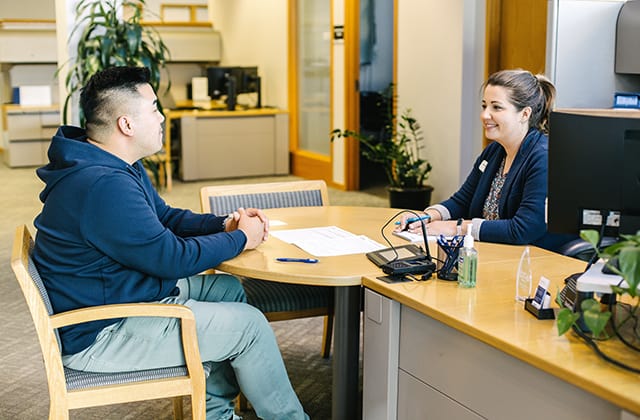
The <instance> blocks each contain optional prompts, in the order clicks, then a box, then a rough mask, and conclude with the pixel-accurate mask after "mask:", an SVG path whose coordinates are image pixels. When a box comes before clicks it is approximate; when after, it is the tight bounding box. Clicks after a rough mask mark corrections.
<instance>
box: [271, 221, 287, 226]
mask: <svg viewBox="0 0 640 420" xmlns="http://www.w3.org/2000/svg"><path fill="white" fill-rule="evenodd" d="M286 225H287V223H286V222H283V221H282V220H269V227H272V226H273V227H275V226H286Z"/></svg>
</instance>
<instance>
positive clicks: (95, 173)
mask: <svg viewBox="0 0 640 420" xmlns="http://www.w3.org/2000/svg"><path fill="white" fill-rule="evenodd" d="M48 153H49V161H50V163H49V164H48V165H46V166H44V167H42V168H39V169H38V170H37V174H38V176H39V177H40V178H41V179H42V180H43V181H44V182H45V184H46V185H45V188H44V190H43V191H42V193H41V194H40V199H41V201H42V202H43V203H44V205H43V209H42V212H41V213H40V214H39V215H38V216H37V217H36V219H35V227H36V228H37V234H36V240H35V248H34V252H33V259H34V262H35V264H36V267H37V268H38V270H39V272H40V275H41V277H42V280H43V281H44V284H45V287H46V288H47V291H48V292H49V297H50V299H51V303H52V305H53V310H54V312H55V313H59V312H64V311H68V310H72V309H77V308H83V307H87V306H96V305H104V304H112V303H131V302H153V301H158V300H160V299H163V298H166V297H168V296H171V295H173V294H176V282H177V280H178V279H180V278H184V277H187V276H191V275H194V274H197V273H199V272H201V271H203V270H205V269H207V268H211V267H215V266H216V265H218V264H219V263H221V262H222V261H225V260H227V259H230V258H233V257H235V256H236V255H238V254H239V253H240V252H242V250H243V249H244V245H245V243H246V240H247V239H246V236H245V234H244V233H243V232H242V231H239V230H236V231H233V232H229V233H226V232H223V231H222V221H223V219H224V216H215V215H212V214H205V215H203V214H195V213H193V212H191V211H189V210H182V209H175V208H171V207H169V206H168V205H167V204H166V203H165V202H164V201H163V200H162V198H160V196H159V195H158V193H157V192H156V191H155V189H154V188H153V186H152V185H151V182H150V180H149V178H148V176H147V175H146V172H145V170H144V168H143V166H142V164H141V163H140V162H136V163H135V164H134V165H133V166H132V165H129V164H127V163H126V162H125V161H123V160H122V159H120V158H118V157H116V156H115V155H112V154H110V153H108V152H106V151H104V150H102V149H100V148H99V147H96V146H94V145H92V144H90V143H88V142H87V136H86V133H85V131H84V130H83V129H80V128H77V127H71V126H62V127H60V128H59V129H58V132H57V133H56V135H55V136H54V137H53V140H52V142H51V146H50V147H49V152H48ZM117 321H118V320H104V321H94V322H89V323H84V324H80V325H76V326H70V327H65V328H62V329H61V331H60V336H61V339H62V350H63V354H74V353H77V352H79V351H81V350H83V349H85V348H86V347H88V346H89V345H91V344H92V343H93V341H94V340H95V338H96V336H97V334H98V332H99V331H100V330H101V329H102V328H104V327H105V326H107V325H109V324H113V323H114V322H117Z"/></svg>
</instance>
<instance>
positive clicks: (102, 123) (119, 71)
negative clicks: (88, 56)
mask: <svg viewBox="0 0 640 420" xmlns="http://www.w3.org/2000/svg"><path fill="white" fill-rule="evenodd" d="M149 78H150V72H149V69H148V68H146V67H109V68H106V69H104V70H102V71H100V72H98V73H96V74H94V75H93V76H91V79H89V82H87V84H86V85H85V86H84V88H83V89H82V91H81V93H80V108H81V109H82V113H83V115H84V118H85V126H86V128H87V134H88V135H89V137H93V136H92V131H94V130H97V129H99V128H100V127H102V128H104V127H106V126H108V125H109V124H110V123H111V121H110V120H112V118H113V117H114V115H112V113H113V111H114V110H115V106H116V105H117V104H118V103H119V102H120V101H121V100H122V99H123V98H122V96H121V95H122V94H128V95H139V93H138V86H139V85H141V84H145V83H149Z"/></svg>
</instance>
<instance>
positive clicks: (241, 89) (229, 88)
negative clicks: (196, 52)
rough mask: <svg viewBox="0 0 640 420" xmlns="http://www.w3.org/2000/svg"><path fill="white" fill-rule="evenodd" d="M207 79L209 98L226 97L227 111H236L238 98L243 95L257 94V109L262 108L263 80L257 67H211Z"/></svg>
mask: <svg viewBox="0 0 640 420" xmlns="http://www.w3.org/2000/svg"><path fill="white" fill-rule="evenodd" d="M207 79H208V84H209V96H210V97H211V99H220V98H221V97H223V96H226V102H227V109H229V110H235V108H236V103H237V96H238V95H239V94H242V93H256V94H257V95H258V98H257V101H256V106H255V107H256V108H261V107H262V96H261V90H262V89H261V79H260V76H258V68H257V67H255V66H251V67H240V66H211V67H207Z"/></svg>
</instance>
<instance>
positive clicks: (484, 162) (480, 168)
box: [478, 160, 489, 172]
mask: <svg viewBox="0 0 640 420" xmlns="http://www.w3.org/2000/svg"><path fill="white" fill-rule="evenodd" d="M488 164H489V162H487V161H486V160H483V161H482V162H480V165H479V166H478V169H479V170H480V172H484V170H485V169H487V165H488Z"/></svg>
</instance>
